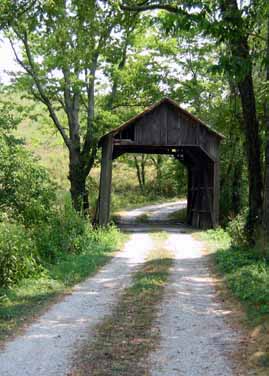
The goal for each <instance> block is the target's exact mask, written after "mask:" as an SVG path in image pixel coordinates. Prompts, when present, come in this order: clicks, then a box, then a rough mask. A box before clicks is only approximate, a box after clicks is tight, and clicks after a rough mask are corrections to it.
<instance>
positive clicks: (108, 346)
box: [70, 248, 173, 376]
mask: <svg viewBox="0 0 269 376" xmlns="http://www.w3.org/2000/svg"><path fill="white" fill-rule="evenodd" d="M172 262H173V261H172V258H171V254H170V253H169V252H168V251H167V250H164V249H162V248H158V249H154V251H152V252H151V253H150V255H149V257H148V261H147V262H145V263H144V264H143V265H142V266H141V267H140V269H139V270H138V271H137V273H136V274H135V276H134V280H133V284H132V286H131V287H129V288H127V289H125V290H124V292H123V294H122V296H121V298H120V301H119V303H118V305H117V307H116V308H115V309H114V311H113V313H112V315H111V316H110V317H108V318H107V319H106V320H105V321H104V322H102V323H101V324H100V325H99V326H97V328H96V333H95V339H94V341H93V342H89V343H87V342H86V343H85V344H84V345H83V346H82V349H79V351H78V353H77V357H76V359H75V361H74V367H73V370H72V371H71V373H70V376H71V375H72V376H84V375H85V376H86V375H87V376H88V375H92V376H101V375H102V376H104V375H106V376H112V375H113V376H114V375H117V376H123V375H124V376H126V375H134V376H136V375H137V376H138V375H139V376H141V375H147V374H148V373H147V359H148V355H149V353H150V352H151V351H152V350H153V349H154V348H155V347H156V346H157V344H158V340H159V332H158V330H156V329H155V330H154V327H153V325H154V320H155V317H156V313H157V310H158V307H159V303H160V301H161V300H162V297H163V292H164V287H165V285H166V283H167V279H168V276H169V269H170V267H171V265H172Z"/></svg>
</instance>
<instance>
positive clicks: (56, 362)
mask: <svg viewBox="0 0 269 376" xmlns="http://www.w3.org/2000/svg"><path fill="white" fill-rule="evenodd" d="M152 247H153V243H152V240H151V238H150V237H149V235H147V234H144V233H141V234H140V233H137V234H134V235H132V236H131V238H130V240H129V241H128V242H127V243H126V245H125V247H124V249H123V251H120V252H118V253H117V254H116V255H115V257H114V258H113V259H112V260H111V262H110V263H109V264H107V265H106V266H104V267H103V268H102V269H101V270H100V271H99V272H98V273H97V274H96V275H95V276H93V277H91V278H89V279H87V280H86V281H85V282H83V283H80V284H78V285H77V286H75V288H74V290H73V292H72V294H70V295H68V296H66V297H65V298H64V299H63V300H62V302H60V303H58V304H55V305H53V306H52V307H51V308H50V309H49V310H48V312H47V313H45V314H44V315H43V316H42V317H41V318H40V319H39V320H37V321H36V322H35V323H34V324H33V325H31V326H30V327H29V328H28V329H27V330H26V331H25V333H24V334H23V335H21V336H19V337H18V338H16V339H15V340H13V341H11V342H9V343H7V345H6V348H5V350H4V351H3V352H1V353H0V363H1V369H0V374H1V375H2V374H3V375H17V374H18V373H17V370H18V369H19V370H20V372H19V375H20V376H26V375H29V374H30V375H44V376H45V375H46V376H47V375H51V376H54V375H57V367H61V369H66V370H67V365H68V364H69V362H70V357H71V355H72V353H73V350H74V346H77V345H78V342H80V341H83V338H84V337H85V336H86V335H87V334H88V328H89V327H91V328H94V327H95V326H96V325H97V324H98V323H99V322H100V321H101V320H102V319H103V318H104V317H105V316H106V315H107V314H109V313H110V312H111V307H112V306H113V305H115V304H116V302H117V299H118V297H119V295H120V293H121V291H122V290H123V289H124V288H126V287H127V286H128V285H129V284H130V282H131V278H132V274H133V272H135V271H136V267H137V266H138V265H140V264H141V263H143V262H144V260H145V256H146V254H147V253H148V252H149V250H150V249H151V248H152ZM16 354H20V356H19V357H18V356H16ZM33 359H38V362H34V363H33V361H32V360H33ZM29 370H30V371H29ZM41 370H44V372H43V371H41ZM29 372H30V373H29Z"/></svg>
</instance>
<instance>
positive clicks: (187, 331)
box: [151, 232, 239, 376]
mask: <svg viewBox="0 0 269 376" xmlns="http://www.w3.org/2000/svg"><path fill="white" fill-rule="evenodd" d="M166 246H167V248H169V249H171V250H173V252H174V256H175V263H174V265H173V267H172V273H171V277H170V284H169V285H168V286H167V292H166V295H165V299H164V301H163V304H162V305H161V309H160V311H159V315H158V317H157V320H156V325H157V326H158V327H159V328H160V331H161V343H160V347H159V349H158V350H157V351H156V352H154V353H153V354H152V356H151V364H152V368H153V372H152V373H151V374H152V375H154V376H163V375H169V376H173V375H178V374H182V375H195V376H204V375H207V376H208V375H210V376H211V375H212V376H215V375H216V373H214V372H215V371H216V370H218V373H217V374H218V375H221V376H231V374H232V371H231V365H230V363H229V361H228V360H227V356H228V355H229V354H231V353H232V352H233V351H234V350H235V348H236V344H237V343H238V342H239V338H238V334H237V333H236V332H234V331H233V330H232V329H231V328H230V327H229V326H228V325H227V324H226V322H225V321H224V320H225V318H226V317H229V314H230V313H231V312H230V311H229V310H226V309H225V308H223V306H222V305H221V304H220V302H218V301H217V298H216V291H215V288H214V280H213V279H212V278H211V277H210V274H209V270H208V263H207V261H208V257H207V256H205V255H204V254H203V252H202V250H203V244H202V243H201V242H198V241H196V240H194V239H193V238H192V236H191V235H190V234H180V233H175V232H174V233H171V234H170V237H169V238H168V240H167V242H166ZM212 359H214V367H213V368H212Z"/></svg>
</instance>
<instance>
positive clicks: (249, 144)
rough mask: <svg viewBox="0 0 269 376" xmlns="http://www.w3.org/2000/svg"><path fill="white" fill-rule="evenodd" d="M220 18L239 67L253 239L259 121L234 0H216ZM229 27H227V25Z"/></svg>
mask: <svg viewBox="0 0 269 376" xmlns="http://www.w3.org/2000/svg"><path fill="white" fill-rule="evenodd" d="M220 5H221V12H222V17H223V20H224V21H225V22H226V23H227V25H228V32H227V33H226V34H225V35H227V36H226V40H227V43H228V46H229V47H230V50H231V55H232V59H233V61H234V62H237V64H238V65H239V66H240V67H241V69H239V68H237V70H236V71H235V74H236V81H237V86H238V89H239V93H240V99H241V104H242V111H243V118H244V132H245V138H246V148H247V158H248V180H249V215H248V221H247V231H248V234H249V240H250V241H255V239H254V237H255V236H254V232H255V229H257V227H259V225H260V224H261V222H262V186H263V183H262V170H261V159H260V158H261V146H260V137H259V123H258V119H257V113H256V101H255V93H254V87H253V79H252V63H251V55H250V51H249V45H248V39H247V38H248V35H247V31H246V30H245V29H244V22H243V20H242V16H241V12H240V10H239V9H238V5H237V1H236V0H220ZM229 28H230V29H229Z"/></svg>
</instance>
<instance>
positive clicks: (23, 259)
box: [0, 223, 41, 287]
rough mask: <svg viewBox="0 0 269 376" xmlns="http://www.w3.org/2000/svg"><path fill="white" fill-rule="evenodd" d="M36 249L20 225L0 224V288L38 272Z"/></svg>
mask: <svg viewBox="0 0 269 376" xmlns="http://www.w3.org/2000/svg"><path fill="white" fill-rule="evenodd" d="M40 270H41V269H40V267H39V266H38V264H37V261H36V248H35V243H34V241H33V240H32V239H31V238H30V236H29V234H28V232H27V231H26V230H25V228H24V227H23V226H22V225H20V224H15V223H13V224H10V223H0V286H1V287H7V286H10V285H12V284H14V283H17V282H18V281H20V280H21V279H23V278H26V277H29V276H30V275H31V276H33V275H34V274H38V272H40Z"/></svg>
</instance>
